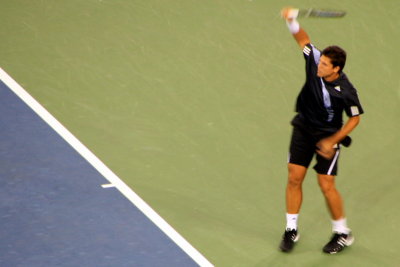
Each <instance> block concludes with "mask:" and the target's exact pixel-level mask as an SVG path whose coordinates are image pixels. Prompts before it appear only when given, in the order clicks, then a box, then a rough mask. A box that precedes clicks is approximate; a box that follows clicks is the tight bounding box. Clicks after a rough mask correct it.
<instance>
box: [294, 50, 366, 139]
mask: <svg viewBox="0 0 400 267" xmlns="http://www.w3.org/2000/svg"><path fill="white" fill-rule="evenodd" d="M303 54H304V58H305V60H306V82H305V84H304V85H303V88H302V89H301V91H300V94H299V96H298V97H297V102H296V112H297V115H296V116H295V118H294V119H293V120H292V124H293V125H294V126H300V127H307V128H310V129H315V130H317V131H322V132H336V131H338V130H339V129H340V128H341V127H342V126H343V118H342V114H343V111H344V112H345V113H346V114H347V116H348V117H353V116H358V115H360V114H362V113H364V111H363V109H362V106H361V104H360V101H359V99H358V95H357V90H356V89H355V88H354V86H353V85H352V84H351V83H350V81H349V79H348V78H347V76H346V74H344V73H343V72H342V73H340V75H339V78H338V79H336V80H335V81H333V82H327V81H325V80H324V79H322V78H320V77H318V76H317V71H318V63H319V59H320V57H321V52H320V51H319V50H318V49H317V48H316V47H315V46H313V45H312V44H307V45H306V46H305V47H304V49H303Z"/></svg>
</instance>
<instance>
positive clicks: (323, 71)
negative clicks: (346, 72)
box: [317, 55, 340, 81]
mask: <svg viewBox="0 0 400 267" xmlns="http://www.w3.org/2000/svg"><path fill="white" fill-rule="evenodd" d="M339 70H340V67H339V66H336V67H334V66H333V65H332V63H331V59H330V58H329V57H327V56H324V55H321V57H320V59H319V63H318V72H317V75H318V77H321V78H324V79H325V80H326V81H333V80H335V79H337V78H338V77H339Z"/></svg>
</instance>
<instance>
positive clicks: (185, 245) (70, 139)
mask: <svg viewBox="0 0 400 267" xmlns="http://www.w3.org/2000/svg"><path fill="white" fill-rule="evenodd" d="M0 79H1V80H2V81H3V82H4V83H5V84H6V85H7V86H8V87H9V88H10V89H11V90H12V91H13V92H14V93H15V94H16V95H17V96H18V97H19V98H21V99H22V101H24V102H25V103H26V104H27V105H28V106H29V107H30V108H31V109H32V110H33V111H34V112H36V114H38V115H39V116H40V117H41V118H42V119H43V120H44V121H45V122H46V123H47V124H48V125H50V127H51V128H53V130H54V131H56V132H57V133H58V134H59V135H60V136H61V137H62V138H63V139H64V140H65V141H66V142H67V143H69V144H70V145H71V146H72V147H73V148H74V149H75V150H76V151H77V152H78V153H79V154H80V155H81V156H82V157H83V158H85V159H86V160H87V161H88V162H89V163H90V164H91V165H92V166H93V167H94V168H95V169H96V170H97V171H98V172H99V173H100V174H102V175H103V176H104V177H105V178H106V179H107V180H108V181H109V182H110V184H112V185H114V186H115V187H116V188H117V189H118V190H119V191H120V192H121V193H122V194H123V195H124V196H125V197H126V198H127V199H129V200H130V201H131V202H132V203H133V204H134V205H135V206H136V207H137V208H138V209H139V210H141V211H142V212H143V213H144V214H145V215H146V216H147V217H148V218H149V219H150V220H151V221H152V222H153V223H154V224H155V225H157V227H158V228H160V229H161V230H162V231H163V232H164V233H165V234H166V235H167V236H168V237H169V238H171V239H172V240H173V241H174V242H175V243H176V244H177V245H178V246H179V247H180V248H181V249H182V250H183V251H185V252H186V253H187V254H188V255H189V256H190V257H191V258H192V259H193V260H194V261H195V262H196V263H197V264H199V265H200V266H206V267H208V266H214V265H212V264H211V263H210V262H209V261H208V260H207V259H206V258H205V257H204V256H203V255H202V254H201V253H200V252H199V251H197V250H196V249H195V248H194V247H193V246H192V245H191V244H190V243H189V242H187V241H186V240H185V239H184V238H183V237H182V236H181V235H180V234H179V233H178V232H176V230H175V229H173V228H172V227H171V226H170V225H169V224H168V223H167V222H166V221H165V220H164V219H163V218H161V216H160V215H158V214H157V213H156V212H155V211H154V210H153V209H152V208H151V207H150V206H149V205H148V204H147V203H146V202H144V201H143V199H141V198H140V197H139V196H138V195H137V194H136V193H135V192H133V191H132V189H130V188H129V187H128V186H127V185H126V184H125V183H124V182H123V181H122V180H121V179H120V178H119V177H118V176H117V175H116V174H114V173H113V172H112V171H111V170H110V169H109V168H108V167H107V166H106V165H105V164H104V163H103V162H101V160H100V159H98V158H97V157H96V156H95V155H94V154H93V153H92V152H91V151H90V150H89V149H88V148H87V147H86V146H84V145H83V144H82V143H81V142H80V141H79V140H78V139H77V138H76V137H75V136H74V135H73V134H72V133H70V132H69V131H68V130H67V129H66V128H65V127H64V126H63V125H62V124H61V123H60V122H59V121H57V119H56V118H54V117H53V115H51V114H50V113H49V112H48V111H47V110H46V109H45V108H44V107H43V106H42V105H40V104H39V102H37V101H36V100H35V99H34V98H33V97H32V96H31V95H30V94H29V93H28V92H27V91H25V89H24V88H22V87H21V86H20V85H19V84H18V83H17V82H16V81H15V80H14V79H12V78H11V77H10V76H9V75H8V74H7V73H6V72H5V71H4V70H3V69H2V68H0Z"/></svg>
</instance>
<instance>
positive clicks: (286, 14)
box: [281, 7, 299, 21]
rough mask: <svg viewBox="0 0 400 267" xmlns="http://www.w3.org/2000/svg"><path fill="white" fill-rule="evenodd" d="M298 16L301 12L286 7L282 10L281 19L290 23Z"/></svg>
mask: <svg viewBox="0 0 400 267" xmlns="http://www.w3.org/2000/svg"><path fill="white" fill-rule="evenodd" d="M298 14H299V10H298V9H297V8H293V7H285V8H283V9H282V10H281V17H282V18H284V19H285V20H289V21H291V20H293V19H296V18H297V16H298Z"/></svg>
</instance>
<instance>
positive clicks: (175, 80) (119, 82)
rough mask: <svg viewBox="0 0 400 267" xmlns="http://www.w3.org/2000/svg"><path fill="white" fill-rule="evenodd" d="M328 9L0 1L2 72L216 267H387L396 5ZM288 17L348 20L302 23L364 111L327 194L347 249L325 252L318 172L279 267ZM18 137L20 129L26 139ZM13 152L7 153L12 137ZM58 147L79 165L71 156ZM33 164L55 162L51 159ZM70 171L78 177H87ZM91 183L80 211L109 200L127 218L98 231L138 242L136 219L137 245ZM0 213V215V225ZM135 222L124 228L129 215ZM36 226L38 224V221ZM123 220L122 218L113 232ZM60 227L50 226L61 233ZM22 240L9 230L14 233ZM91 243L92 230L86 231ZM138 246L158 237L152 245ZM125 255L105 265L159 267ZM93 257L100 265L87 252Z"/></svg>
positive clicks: (248, 3)
mask: <svg viewBox="0 0 400 267" xmlns="http://www.w3.org/2000/svg"><path fill="white" fill-rule="evenodd" d="M322 4H323V6H321V5H322ZM322 4H321V1H314V0H300V1H296V3H283V2H281V1H278V0H271V1H258V0H229V1H228V0H218V1H211V0H205V1H195V0H173V1H167V2H166V1H160V0H149V1H145V2H143V1H136V0H132V1H130V0H87V1H78V0H69V1H57V2H54V1H48V0H44V1H27V0H14V1H2V8H1V9H0V17H1V18H2V19H1V21H2V27H1V29H0V37H1V40H2V42H1V44H0V67H1V68H2V69H3V70H4V71H5V72H7V73H8V74H9V75H10V76H11V77H12V78H13V79H14V80H15V81H16V82H17V83H18V84H19V85H21V86H22V87H23V88H24V89H25V90H26V91H27V92H28V93H29V94H31V95H32V96H33V97H34V98H35V99H36V100H37V101H38V102H39V103H40V104H41V105H42V106H43V107H44V108H45V109H46V110H48V111H49V113H51V114H52V116H54V117H55V118H56V119H57V120H58V121H59V122H60V123H61V124H62V125H64V126H65V128H66V129H68V131H70V132H71V133H72V134H73V135H74V136H76V138H77V139H79V141H80V142H81V143H82V144H84V145H85V146H86V147H87V148H88V149H89V150H90V151H91V152H93V154H94V155H96V157H97V158H98V159H100V160H101V161H102V162H103V163H104V164H105V166H107V167H108V168H109V169H110V170H112V172H113V173H115V175H116V176H117V177H119V178H120V179H121V180H122V181H123V183H125V184H126V185H127V186H128V187H129V188H130V189H132V190H133V192H135V193H137V194H138V195H139V196H140V197H141V198H142V199H143V200H144V201H145V202H146V203H147V204H148V205H149V206H150V207H151V208H152V209H154V210H155V211H156V212H157V213H158V214H159V215H160V216H161V217H162V218H163V219H164V220H165V221H166V222H168V224H169V225H171V226H172V227H173V229H174V230H176V231H177V233H179V234H180V235H181V236H182V237H183V238H184V239H185V240H187V242H189V243H190V244H191V246H193V248H195V249H196V250H197V251H198V252H199V253H200V254H201V255H203V256H204V257H205V258H206V259H207V260H208V261H209V262H211V263H212V264H213V265H215V266H288V265H292V266H336V265H338V266H339V265H341V266H397V265H398V262H399V260H400V256H399V255H398V253H397V250H398V249H400V246H399V245H398V242H397V240H399V239H400V231H399V230H398V223H397V222H398V220H399V219H400V215H399V214H398V211H397V202H398V201H399V195H398V192H397V191H398V190H397V189H398V187H399V185H400V181H399V173H400V166H399V164H398V162H399V161H400V155H399V151H400V142H399V141H398V137H399V130H400V126H399V119H398V118H399V116H400V105H399V104H400V78H399V75H398V71H399V70H400V68H399V66H398V62H400V55H399V53H398V52H397V48H398V47H399V46H400V36H399V34H398V29H399V28H400V20H399V19H398V13H399V12H400V6H399V4H398V1H395V0H386V1H378V0H364V1H357V2H355V1H331V0H327V1H324V2H323V3H322ZM284 5H295V6H298V7H321V8H330V7H333V8H336V9H343V10H346V11H347V15H346V16H345V17H344V18H341V19H311V18H309V19H304V20H302V21H300V23H301V25H302V26H303V27H304V28H305V29H306V30H307V32H308V33H309V35H310V37H311V40H312V41H313V43H314V44H315V45H316V46H317V47H319V48H323V47H325V46H327V45H330V44H337V45H340V46H342V47H343V48H345V49H346V51H347V53H348V61H347V65H346V67H345V72H346V73H347V74H348V76H349V77H350V80H351V81H352V83H353V84H354V85H355V87H356V88H357V89H358V91H359V95H360V100H361V103H362V104H363V107H364V110H365V114H364V115H363V116H362V120H361V124H360V126H359V127H357V129H356V130H355V132H354V133H353V134H352V137H353V140H354V142H353V144H352V146H351V148H350V149H344V151H343V153H342V154H341V160H340V165H339V176H338V178H337V186H338V188H339V189H340V192H341V193H342V195H343V197H344V200H345V208H346V213H347V217H348V222H349V225H350V227H351V228H352V229H353V232H354V235H355V238H356V240H355V243H354V245H353V246H352V247H350V248H348V249H347V250H345V251H344V252H343V253H341V254H340V255H335V256H329V255H324V254H323V253H322V252H321V248H322V246H323V245H324V244H325V243H326V241H327V240H328V239H329V237H330V227H331V225H330V220H329V216H328V212H327V210H326V208H325V204H324V200H323V197H322V194H321V193H320V191H319V188H318V185H317V181H316V177H315V175H314V173H313V172H312V171H310V172H309V174H308V176H307V178H306V182H305V184H304V202H303V208H302V211H301V214H300V219H299V227H300V231H301V235H302V237H301V240H300V242H299V244H298V245H297V247H296V248H295V250H294V251H293V253H292V254H290V255H287V254H282V253H280V252H279V251H278V245H279V241H280V238H281V235H282V233H283V230H284V229H283V228H284V225H285V224H284V223H285V216H284V215H285V203H284V189H285V185H286V175H287V174H286V158H287V149H288V142H289V137H290V130H291V128H290V124H289V122H290V120H291V118H292V117H293V115H294V103H295V98H296V96H297V94H298V91H299V90H300V87H301V86H302V84H303V81H304V65H303V63H304V62H303V58H302V54H301V50H300V49H298V47H297V45H296V43H295V41H294V40H293V38H292V37H291V35H290V33H289V32H288V31H287V28H286V25H285V23H284V22H283V21H282V20H281V19H280V17H279V11H280V9H281V8H282V6H284ZM4 101H5V102H4ZM4 101H3V102H4V105H3V107H2V110H4V112H3V113H2V116H1V117H2V118H1V125H2V127H3V128H4V130H2V132H3V133H6V132H7V131H8V129H10V127H11V126H10V125H14V124H13V123H16V122H15V120H12V119H10V118H11V117H10V116H12V115H13V116H14V115H16V114H17V115H18V114H19V112H14V111H15V110H14V109H13V108H14V107H15V106H14V105H11V104H10V105H9V106H7V105H6V103H9V102H8V100H7V101H6V100H4ZM13 101H14V100H13ZM18 105H20V104H18ZM21 106H23V105H22V104H21ZM10 109H11V110H10ZM18 110H19V109H18ZM24 110H28V109H27V108H26V109H25V108H24ZM39 121H40V120H39ZM21 122H22V124H21ZM28 122H30V120H28V119H27V120H22V121H19V122H18V123H20V124H18V125H19V127H28V126H27V125H25V123H28ZM35 125H37V124H35ZM35 127H36V126H35ZM40 127H44V126H40ZM18 129H19V128H18ZM6 130H7V131H6ZM27 133H28V134H29V127H28V130H27ZM47 134H48V135H50V136H52V137H51V138H55V137H54V134H52V133H51V132H48V133H47ZM7 136H11V137H13V136H12V132H11V133H8V135H7ZM46 136H47V135H46ZM28 137H29V136H28ZM46 138H47V137H46ZM49 138H50V137H49ZM7 140H8V139H7V138H5V137H4V136H3V142H2V144H1V147H2V148H3V151H1V153H2V155H3V156H4V157H5V155H9V154H10V153H11V152H13V146H11V145H10V143H8V142H7ZM18 140H25V139H24V138H22V137H21V138H20V139H18ZM51 140H53V139H51ZM42 141H43V140H42ZM42 141H41V142H42ZM54 142H55V144H56V146H57V147H58V148H59V149H63V151H64V150H67V151H68V153H70V154H74V152H73V150H72V149H71V148H68V145H66V144H61V143H57V142H58V141H57V142H56V141H54ZM27 143H29V142H27ZM49 144H52V143H51V142H49ZM21 147H23V146H21ZM19 152H21V153H22V155H25V156H27V158H24V159H23V158H21V162H23V163H24V166H25V165H26V164H27V162H28V163H32V165H30V166H29V168H28V169H27V173H28V174H29V172H31V173H30V174H29V177H31V179H35V178H36V179H38V182H40V177H43V175H44V174H46V173H48V170H46V169H44V168H39V167H37V165H35V162H37V161H35V160H30V158H29V157H28V154H27V153H24V151H23V150H22V151H19ZM40 153H43V154H41V155H46V154H48V157H49V158H54V156H51V155H52V154H51V153H55V152H54V151H48V152H46V150H43V149H42V150H41V151H40ZM56 154H57V153H56ZM15 155H16V159H14V160H12V161H6V160H5V159H4V158H3V159H2V170H1V171H2V173H3V175H4V176H3V177H2V179H3V180H4V181H5V184H7V186H8V187H7V188H10V190H9V191H7V192H9V193H8V195H7V194H6V193H4V192H5V191H3V197H2V198H4V196H6V197H5V199H7V198H8V197H13V198H15V199H16V200H18V198H17V196H16V195H13V194H11V193H10V192H13V191H12V190H11V188H12V186H13V185H12V184H10V181H9V180H7V179H9V177H7V175H8V174H9V173H10V170H19V169H18V168H19V166H21V162H19V158H18V155H19V154H15ZM32 155H35V152H34V151H32ZM49 155H50V156H49ZM58 160H59V161H58V163H57V164H64V163H65V162H68V164H70V162H69V161H68V160H65V161H64V160H63V157H60V158H59V159H58ZM74 160H76V161H77V162H78V163H77V164H78V165H79V166H83V165H81V163H79V162H80V161H79V159H77V158H75V159H74ZM68 164H67V165H68ZM63 166H64V165H63ZM82 168H83V167H82ZM85 168H88V170H89V173H90V176H91V175H95V174H94V173H95V172H94V171H93V170H92V169H91V168H90V167H85ZM80 170H81V169H79V168H78V169H76V170H75V173H76V174H77V175H78V174H82V172H81V171H80ZM19 177H22V178H21V179H23V177H24V174H23V173H22V174H21V176H19ZM60 177H61V176H60ZM96 177H97V176H96ZM93 179H94V180H91V182H90V183H93V185H94V184H95V185H96V186H97V187H93V188H92V187H90V188H92V189H90V190H93V191H95V194H94V197H93V198H92V199H89V200H88V201H89V202H90V203H92V204H93V205H96V203H98V202H99V206H102V205H103V204H105V203H104V202H107V200H105V199H108V198H109V197H111V198H113V199H118V201H122V202H121V203H123V204H121V206H119V204H113V205H116V206H112V205H110V206H109V207H107V210H110V212H111V211H112V212H113V213H115V214H116V215H115V216H116V217H113V218H110V217H111V216H106V215H104V217H102V218H103V219H102V220H99V221H100V222H103V223H104V224H108V223H110V224H115V225H119V226H120V227H121V228H120V229H121V232H119V233H118V234H121V235H122V236H123V231H122V230H124V231H128V233H129V231H133V230H132V229H131V228H130V224H129V223H127V222H129V220H134V221H136V220H135V219H132V218H133V217H134V216H136V215H137V216H139V218H141V219H138V221H137V222H138V223H137V225H136V224H135V226H134V227H135V229H138V231H139V233H141V231H142V230H141V228H140V227H141V226H140V225H141V224H140V223H139V221H143V222H146V223H150V224H151V222H149V221H148V220H147V219H146V217H145V216H143V215H142V214H141V213H140V212H139V211H138V210H137V209H136V207H135V206H134V205H133V204H132V203H131V202H129V201H128V200H127V199H126V198H125V197H124V196H123V195H122V194H119V193H118V190H116V188H102V187H101V184H107V183H108V181H107V180H106V179H104V178H102V177H101V176H100V177H97V178H93ZM55 182H56V183H61V184H62V183H63V182H62V180H57V181H55ZM103 182H104V183H103ZM68 183H72V184H75V183H73V182H71V181H69V182H68ZM46 184H47V182H46ZM38 185H39V184H38ZM38 188H41V187H39V186H38ZM94 188H95V189H94ZM32 190H33V189H32ZM109 190H111V191H109ZM24 192H26V194H23V193H22V194H20V195H18V197H19V198H21V201H28V200H29V199H28V200H27V199H23V198H24V197H25V196H29V192H31V191H29V187H28V188H27V189H26V191H24ZM46 192H47V191H45V192H43V194H47V193H48V192H47V193H46ZM64 193H65V192H64ZM74 194H75V193H74ZM67 195H68V194H67ZM78 200H79V198H77V199H76V201H74V205H73V206H72V204H70V202H62V201H57V203H59V204H60V206H59V209H57V208H56V207H49V206H48V205H47V204H46V202H43V203H42V204H43V206H41V207H38V208H40V211H41V212H47V214H48V217H47V218H49V219H51V218H52V212H55V211H57V212H61V214H62V213H63V211H64V210H65V214H69V213H71V214H75V213H74V211H76V207H78V208H79V207H80V206H79V204H76V203H77V202H78ZM85 203H87V202H85ZM85 203H82V207H83V206H85V205H86V204H85ZM118 203H119V202H118ZM7 205H8V204H7V203H6V202H4V203H2V204H1V205H0V207H1V210H2V214H5V213H6V211H7V210H6V208H9V206H7ZM82 207H81V209H79V212H80V213H79V214H80V215H81V216H88V217H90V216H95V215H94V213H93V214H92V213H90V214H86V215H85V213H84V210H83V208H82ZM113 207H114V208H113ZM118 209H119V210H120V212H118ZM130 209H132V214H129V213H127V211H128V210H130ZM13 210H14V212H15V214H17V213H18V209H17V208H15V209H13ZM96 210H97V209H96ZM98 211H99V212H101V209H100V208H99V209H98ZM20 212H23V210H21V211H20ZM25 212H26V210H25ZM30 212H31V213H32V216H34V215H35V212H39V210H35V209H32V210H31V211H30ZM117 213H119V214H122V215H123V216H122V217H121V220H122V221H121V220H119V219H118V216H117ZM105 214H108V213H105ZM54 216H55V215H54ZM65 216H66V215H65ZM131 216H132V217H131ZM135 218H136V217H135ZM56 222H57V221H52V224H51V226H53V227H55V228H56V229H57V225H56ZM13 223H14V222H13V221H10V219H9V218H6V219H5V218H3V219H2V222H0V225H2V227H1V228H0V229H2V230H0V232H1V231H3V233H2V234H1V236H7V241H6V243H3V246H8V245H15V244H16V243H15V242H16V241H15V240H13V239H12V234H10V232H9V231H8V230H7V229H10V228H7V227H8V226H9V225H10V224H13ZM39 223H40V222H38V224H36V226H38V225H39ZM24 225H25V224H21V227H24ZM145 225H149V224H145ZM4 226H7V227H4ZM18 226H19V224H17V223H15V227H16V228H15V229H14V230H13V231H17V230H18ZM90 227H91V225H86V230H88V229H90ZM132 227H133V226H132ZM71 229H75V228H71ZM71 229H70V231H72V230H71ZM108 229H113V228H111V227H110V228H108ZM116 229H118V228H116ZM143 229H144V230H143V231H145V229H150V228H146V227H145V228H143ZM151 229H158V228H151ZM22 230H24V229H21V231H22ZM28 230H29V229H26V231H28ZM84 230H85V228H84ZM114 230H115V229H114ZM7 231H8V232H7ZM52 231H54V230H52ZM148 231H150V232H152V231H156V232H158V233H159V234H160V236H163V232H162V231H161V230H148ZM7 233H8V234H7ZM44 233H46V232H44ZM53 233H55V232H53ZM93 235H94V234H93ZM110 235H111V234H110ZM59 236H60V237H61V239H59V240H58V241H60V242H58V241H57V240H49V239H47V236H46V239H44V238H43V236H36V237H35V238H32V239H31V240H30V242H28V241H27V242H26V248H29V244H37V243H40V244H42V245H43V246H44V247H48V246H49V244H53V243H52V242H55V243H54V244H56V245H57V247H59V248H60V250H62V249H63V246H62V244H66V243H65V239H63V238H66V237H65V236H64V237H62V235H61V234H60V235H59ZM111 236H112V235H111ZM153 237H154V236H152V238H147V237H145V232H143V236H142V238H141V240H144V241H146V240H150V239H151V240H155V241H154V242H153V241H152V242H150V243H148V244H152V245H151V246H153V245H154V247H159V248H160V249H161V248H162V249H161V250H162V252H163V253H165V254H164V255H167V254H168V253H171V254H170V258H171V259H172V260H176V259H178V261H179V262H180V263H177V264H176V266H188V265H189V264H195V263H194V262H193V261H192V258H191V257H190V256H188V255H186V254H185V252H183V250H181V249H180V247H179V246H175V245H174V242H172V243H171V240H168V238H166V237H165V236H164V237H162V238H161V239H158V238H156V237H154V238H153ZM117 239H118V238H117ZM135 240H136V239H135ZM157 240H161V241H157ZM63 241H64V243H62V242H63ZM2 242H3V241H2ZM13 242H14V243H13ZM47 242H49V243H47ZM124 243H125V244H131V243H129V240H128V241H127V240H125V239H124V240H122V241H121V243H120V244H119V246H121V250H119V251H120V253H119V254H118V255H119V256H118V258H117V256H116V255H114V256H115V257H114V258H112V259H113V260H115V261H114V263H115V264H114V265H111V264H110V265H109V266H157V263H154V262H150V261H148V262H146V261H142V262H141V263H140V264H139V263H133V261H131V260H132V255H134V253H132V255H129V254H130V251H131V250H132V251H135V250H136V247H124V248H122V246H123V245H124ZM18 244H19V245H21V244H20V243H18ZM81 245H82V246H84V245H85V244H81ZM22 247H23V246H22ZM72 248H73V247H72ZM72 248H71V247H64V250H63V254H62V255H63V258H64V259H68V258H69V257H70V259H73V258H74V257H76V255H71V254H73V253H71V252H73V251H74V249H72ZM75 249H77V248H75ZM85 249H88V247H85ZM169 249H170V250H169ZM27 251H28V252H29V251H30V252H32V251H33V252H35V253H33V254H32V255H34V256H35V260H37V261H35V263H36V266H45V265H46V263H48V264H47V266H51V265H54V266H55V265H56V263H57V261H52V260H50V258H49V255H50V254H49V253H50V252H51V251H49V250H27ZM88 251H90V249H88ZM93 251H101V250H100V249H99V248H96V247H93ZM28 252H27V253H28ZM54 253H55V252H54ZM7 255H8V256H7V257H6V256H5V255H4V254H1V253H0V263H4V264H3V265H4V266H13V264H12V263H17V264H14V266H35V265H29V263H31V262H27V261H25V262H24V260H23V259H22V260H20V261H19V259H16V258H13V257H12V256H10V255H9V254H7ZM147 255H148V256H149V255H150V256H149V258H151V255H154V254H151V253H149V254H147ZM50 256H51V255H50ZM133 258H134V257H133ZM144 258H146V256H145V257H144ZM79 260H80V262H79V261H76V262H74V261H71V265H70V266H79V264H82V266H99V265H98V264H96V263H98V262H93V261H90V258H89V257H86V258H85V255H81V256H80V257H79ZM7 263H8V264H7ZM18 264H19V265H18ZM179 264H180V265H179ZM104 266H106V265H104ZM159 266H162V264H160V265H159ZM164 266H165V264H164ZM172 266H173V265H172Z"/></svg>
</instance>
